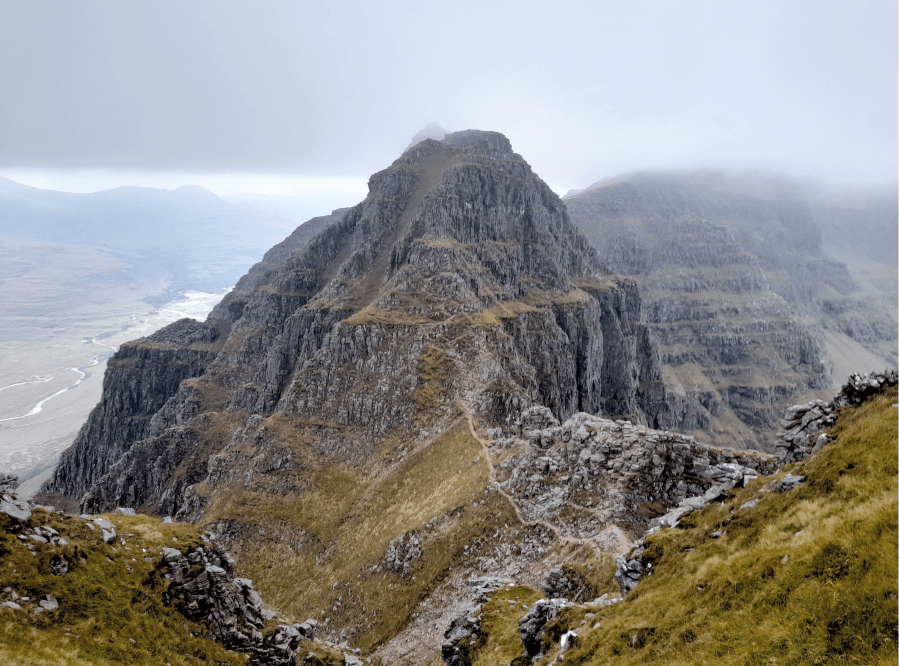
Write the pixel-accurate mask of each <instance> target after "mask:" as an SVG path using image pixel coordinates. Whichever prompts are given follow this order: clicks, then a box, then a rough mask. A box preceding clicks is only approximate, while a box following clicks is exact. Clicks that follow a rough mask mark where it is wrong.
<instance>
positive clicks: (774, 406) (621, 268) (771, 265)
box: [565, 173, 896, 451]
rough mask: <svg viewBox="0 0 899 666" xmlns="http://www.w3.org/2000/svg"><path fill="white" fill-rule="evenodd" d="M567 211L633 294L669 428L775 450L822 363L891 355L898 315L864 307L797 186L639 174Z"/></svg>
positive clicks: (817, 385) (823, 378)
mask: <svg viewBox="0 0 899 666" xmlns="http://www.w3.org/2000/svg"><path fill="white" fill-rule="evenodd" d="M565 203H566V206H567V207H568V211H569V214H570V215H571V219H572V221H574V222H575V223H576V224H577V225H578V227H579V228H580V229H581V230H582V231H583V232H584V234H585V235H586V236H587V237H588V238H589V239H590V241H591V242H592V243H593V244H594V246H595V247H596V248H597V251H598V255H599V258H600V261H602V262H603V263H604V265H605V266H607V267H608V268H609V269H610V270H611V271H612V272H615V273H618V274H621V275H627V276H630V277H632V278H633V279H634V280H636V282H637V283H638V284H639V286H640V293H641V296H642V298H643V314H644V320H645V321H646V323H647V325H648V326H649V327H650V329H651V330H652V332H653V334H654V336H655V338H656V340H657V342H658V347H659V353H660V355H661V360H662V363H663V366H664V372H665V379H666V381H667V382H668V384H669V386H670V387H671V389H670V390H669V392H668V399H669V402H670V404H671V408H672V421H671V424H672V426H673V427H674V428H675V429H676V430H678V431H681V432H690V433H692V434H694V435H697V436H704V437H706V438H708V439H710V440H711V441H713V442H715V443H720V444H724V445H730V442H731V441H733V440H734V439H738V440H740V441H742V442H743V446H746V445H753V446H755V447H757V448H763V449H766V450H769V451H773V449H774V446H775V444H776V442H775V441H774V438H773V437H771V436H770V434H768V433H769V432H771V431H772V426H774V425H775V424H776V422H777V420H778V417H779V414H780V411H781V410H782V409H783V407H785V406H786V405H788V404H790V401H791V400H792V401H795V399H796V398H798V397H800V396H803V395H804V394H807V393H809V392H810V391H812V390H816V389H823V388H826V387H828V386H829V385H830V384H831V379H830V374H829V372H828V369H827V368H826V367H825V366H826V365H829V366H832V367H835V368H839V367H841V365H842V363H841V360H840V356H841V354H842V355H844V354H845V353H846V351H847V349H849V348H852V349H856V350H857V352H858V353H859V354H868V356H870V354H871V353H874V354H878V355H879V354H882V353H883V349H882V347H883V345H884V344H886V343H887V342H889V345H890V346H891V347H892V348H895V336H896V330H895V328H896V327H895V321H894V320H895V316H894V317H893V318H892V320H891V319H890V317H889V316H886V315H885V314H884V313H882V312H875V311H874V309H873V308H871V307H870V300H866V299H865V298H864V297H863V295H862V292H861V291H860V287H859V285H858V284H856V283H855V282H854V281H853V279H852V277H851V276H850V274H849V272H848V271H847V268H846V265H845V264H841V263H839V262H836V261H833V260H830V259H828V258H826V257H825V256H824V255H823V253H822V244H821V231H820V229H819V227H818V225H817V224H816V223H815V219H814V217H813V211H812V209H811V207H810V205H809V202H808V200H807V198H806V196H805V194H804V192H803V191H802V190H801V188H800V187H799V186H797V185H793V184H791V183H789V182H787V181H784V180H778V179H775V178H765V177H749V176H747V177H738V176H727V175H724V174H717V173H683V174H663V173H655V174H653V173H644V174H635V175H631V176H624V177H621V178H618V179H615V180H613V181H609V182H602V183H598V184H596V185H594V186H592V187H590V188H588V189H587V190H585V191H583V192H579V193H576V194H574V195H571V196H568V197H566V199H565ZM866 303H868V304H866ZM837 349H839V353H836V351H837ZM893 353H895V350H894V349H893ZM884 358H886V357H884ZM886 360H887V361H889V359H886ZM885 362H886V361H885ZM889 362H895V361H889Z"/></svg>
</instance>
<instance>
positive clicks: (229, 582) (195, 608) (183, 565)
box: [160, 545, 318, 666]
mask: <svg viewBox="0 0 899 666" xmlns="http://www.w3.org/2000/svg"><path fill="white" fill-rule="evenodd" d="M160 568H161V569H162V570H168V571H167V573H165V577H166V578H168V579H170V580H171V581H172V586H171V588H170V591H171V593H172V595H173V596H174V597H175V598H176V599H178V600H179V601H180V602H181V604H182V607H181V608H180V610H181V612H182V613H184V615H185V616H187V617H188V618H190V619H192V620H195V621H199V622H203V624H206V625H208V626H209V628H210V632H211V633H212V635H213V638H215V640H217V641H219V642H221V643H223V644H224V645H225V646H226V647H228V648H230V649H234V650H240V651H242V652H249V653H250V654H251V655H252V657H251V663H252V664H266V665H272V666H293V664H295V663H296V658H295V656H294V650H296V648H297V647H298V645H299V643H300V641H302V640H313V638H314V634H315V627H316V626H317V624H318V623H317V622H316V621H315V620H307V621H306V622H303V623H297V624H290V625H286V624H285V625H280V628H279V631H277V632H274V633H271V634H268V635H267V636H263V634H262V633H261V631H260V630H261V629H262V628H263V625H264V624H265V621H266V620H268V619H272V618H274V617H275V614H274V613H273V612H271V611H267V610H266V609H265V608H264V603H263V601H262V597H260V596H259V593H258V592H256V590H254V589H253V582H252V581H251V580H247V579H246V578H235V577H234V560H233V559H232V558H231V556H230V555H229V554H228V553H227V551H225V549H224V548H223V547H222V546H212V545H209V546H199V547H197V548H196V549H194V550H192V551H190V552H188V553H186V554H185V553H182V552H181V551H179V550H177V549H175V548H166V549H165V551H164V553H163V559H162V562H161V563H160Z"/></svg>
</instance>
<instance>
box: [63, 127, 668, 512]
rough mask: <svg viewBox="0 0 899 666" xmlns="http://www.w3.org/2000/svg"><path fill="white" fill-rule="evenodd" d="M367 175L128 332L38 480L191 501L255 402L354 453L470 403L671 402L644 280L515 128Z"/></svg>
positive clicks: (111, 502) (68, 489)
mask: <svg viewBox="0 0 899 666" xmlns="http://www.w3.org/2000/svg"><path fill="white" fill-rule="evenodd" d="M369 189H370V194H369V196H368V197H367V198H366V199H365V201H363V202H362V203H361V204H359V205H358V206H356V207H354V208H352V209H349V210H345V211H338V212H335V214H334V215H332V216H330V217H328V218H319V219H318V220H315V221H314V223H315V224H316V225H317V227H320V228H323V229H324V230H323V231H322V233H320V234H318V235H316V236H314V237H312V238H310V236H311V234H310V233H308V231H306V230H304V227H305V226H306V225H303V227H300V228H299V229H298V230H297V232H295V233H294V234H293V235H292V236H291V237H289V238H288V239H286V240H285V241H284V242H283V243H281V244H280V245H279V246H276V247H275V248H273V249H272V250H271V251H269V252H268V253H267V254H266V256H265V258H264V259H263V261H262V262H260V264H258V265H256V266H254V267H253V269H251V271H250V272H249V273H248V274H247V276H245V277H244V278H243V279H241V281H240V282H239V283H238V285H237V286H236V288H235V289H234V290H233V291H232V292H231V293H230V294H228V296H227V297H226V298H225V299H224V300H223V301H222V302H221V303H220V304H219V306H217V307H216V309H215V310H214V311H213V312H212V313H211V315H210V317H209V319H208V321H207V322H206V323H204V324H196V323H190V322H186V321H182V322H179V323H177V324H175V325H173V326H171V327H169V328H167V329H164V330H163V331H160V332H159V333H157V334H155V335H154V336H151V337H150V338H146V339H144V340H139V341H136V342H134V343H130V344H129V345H126V346H124V347H123V348H122V350H121V351H120V352H119V353H118V354H117V355H116V357H115V358H114V359H113V361H111V363H110V372H109V374H108V375H107V378H106V383H105V385H104V397H103V402H102V403H101V404H100V405H99V406H98V407H97V409H96V410H95V411H94V412H93V413H92V415H91V417H90V419H89V421H88V423H87V424H86V425H85V427H84V430H83V432H82V433H81V435H80V436H79V438H78V441H77V442H76V443H75V445H74V446H73V447H72V449H70V450H69V451H68V452H67V453H66V455H65V456H64V457H63V460H62V462H61V464H60V466H59V469H58V470H57V472H56V474H55V476H54V478H53V479H52V480H51V482H50V483H49V484H48V486H47V487H46V489H45V490H46V491H47V492H49V493H56V494H60V495H64V496H66V497H69V498H72V499H75V498H78V499H82V504H83V508H85V509H91V510H100V509H101V508H104V507H114V506H115V505H128V506H146V507H153V508H155V509H156V510H159V511H165V512H169V513H175V512H177V511H178V510H179V509H182V508H184V507H185V506H186V505H187V503H188V502H187V498H188V496H190V497H192V499H191V501H190V509H189V510H190V512H191V515H192V516H194V517H198V516H200V515H201V514H202V511H201V509H200V508H198V504H197V503H198V502H199V500H198V499H197V498H196V496H192V495H191V493H190V491H187V490H186V489H187V488H189V487H192V486H194V485H195V484H197V483H198V482H200V481H202V480H203V479H204V478H205V477H206V475H207V474H208V470H207V468H206V461H207V460H208V459H209V456H210V455H212V454H214V453H216V452H217V451H220V450H222V449H224V448H225V447H226V446H228V444H229V443H230V441H231V433H232V432H234V431H236V430H238V429H240V428H242V426H243V425H244V422H245V421H246V419H247V418H249V417H251V416H252V415H257V416H255V417H253V418H258V417H279V418H283V419H287V420H290V421H292V422H295V423H300V422H301V423H303V424H306V425H308V424H309V423H311V422H314V423H315V424H316V427H315V429H314V430H315V431H314V432H305V434H304V437H306V438H308V441H309V443H310V445H311V446H312V448H313V449H314V450H315V451H316V452H318V453H320V454H323V455H332V454H339V455H340V456H341V457H342V459H344V460H351V461H355V462H360V461H362V460H364V459H366V457H368V456H369V455H371V454H372V453H373V452H375V451H377V450H378V448H379V447H380V446H382V445H383V444H384V442H385V441H388V440H390V439H391V438H396V437H409V436H413V437H414V436H415V435H417V434H418V433H419V432H425V431H433V430H435V429H436V430H438V431H439V430H440V429H441V428H444V427H446V425H447V423H449V422H450V421H451V420H452V418H453V417H454V416H455V415H456V414H457V409H458V406H459V405H470V406H472V407H473V408H474V409H476V410H477V411H478V413H479V414H480V415H481V416H482V417H483V418H485V419H488V420H489V422H490V423H492V424H494V425H500V426H502V425H505V426H507V427H509V426H512V425H513V422H514V420H515V419H516V418H517V416H518V414H520V412H521V410H522V409H523V408H525V407H527V406H529V405H531V404H543V405H546V406H547V407H549V408H550V409H551V410H552V412H553V413H554V414H555V415H556V416H557V417H559V418H566V417H568V416H570V415H571V414H573V413H575V412H577V411H587V412H591V413H603V414H608V415H627V416H628V417H629V418H631V419H633V420H634V421H636V422H638V423H643V424H647V425H649V426H659V425H664V424H665V423H666V422H667V421H666V419H668V413H667V407H666V403H665V394H664V389H663V386H662V383H661V369H660V366H659V363H658V358H657V355H656V352H655V350H654V348H653V345H652V343H651V341H650V339H649V336H648V332H647V330H646V328H645V326H644V325H643V324H642V323H641V322H640V299H639V295H638V293H637V289H636V285H635V284H634V283H633V282H631V281H629V280H627V279H622V278H617V277H613V276H609V275H607V274H604V273H603V272H602V270H601V269H600V267H599V264H598V262H597V260H596V256H595V252H594V250H593V249H592V248H591V247H590V245H589V244H588V243H587V241H586V240H585V238H584V237H583V236H581V235H580V234H579V233H578V231H577V229H576V228H575V227H574V225H572V224H571V222H570V221H569V219H568V216H567V214H566V211H565V207H564V205H563V204H562V203H561V201H560V200H559V199H558V197H557V196H556V195H555V194H553V192H552V191H551V190H550V189H549V188H548V187H547V186H546V185H545V184H544V183H543V182H542V181H540V179H539V178H537V177H536V176H535V175H534V174H533V173H532V172H531V170H530V168H529V167H528V165H527V163H526V162H525V161H524V160H523V159H522V158H521V157H520V156H518V155H516V154H515V153H513V152H512V149H511V146H510V144H509V142H508V140H507V139H506V138H505V137H503V136H502V135H500V134H495V133H486V132H473V131H472V132H458V133H455V134H451V135H448V136H447V137H446V138H445V139H444V140H443V141H440V142H438V141H435V140H426V141H423V142H421V143H419V144H417V145H415V146H413V147H412V148H410V149H408V150H407V151H406V152H405V153H404V154H403V155H402V157H400V159H398V160H397V161H396V162H395V163H394V164H393V165H392V166H391V167H390V168H388V169H386V170H384V171H382V172H380V173H377V174H375V175H374V176H372V178H371V180H370V183H369ZM309 224H312V223H309ZM304 427H305V426H304ZM348 433H351V437H350V438H349V439H351V440H352V441H348ZM56 499H57V501H59V498H58V497H57V498H56ZM200 504H202V502H200ZM185 510H187V509H185Z"/></svg>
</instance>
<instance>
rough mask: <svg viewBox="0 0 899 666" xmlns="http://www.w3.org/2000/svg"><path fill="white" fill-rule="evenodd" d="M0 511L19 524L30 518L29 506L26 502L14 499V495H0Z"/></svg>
mask: <svg viewBox="0 0 899 666" xmlns="http://www.w3.org/2000/svg"><path fill="white" fill-rule="evenodd" d="M0 513H3V514H6V515H7V516H9V517H10V518H12V519H13V521H14V522H15V523H17V524H19V525H24V524H25V523H27V522H28V519H29V518H31V506H30V505H29V504H28V502H25V501H23V500H19V499H16V497H15V496H14V495H9V494H3V495H2V496H0Z"/></svg>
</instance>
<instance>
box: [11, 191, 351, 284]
mask: <svg viewBox="0 0 899 666" xmlns="http://www.w3.org/2000/svg"><path fill="white" fill-rule="evenodd" d="M284 199H287V198H284ZM274 200H276V198H273V197H263V196H258V195H248V196H244V197H237V198H235V203H234V204H232V203H229V202H227V201H225V200H224V199H222V198H220V197H218V196H216V195H215V194H213V193H212V192H210V191H209V190H206V189H204V188H202V187H198V186H196V185H188V186H184V187H179V188H177V189H175V190H161V189H152V188H147V187H118V188H115V189H112V190H104V191H101V192H94V193H90V194H73V193H69V192H56V191H51V190H41V189H37V188H33V187H28V186H26V185H22V184H20V183H16V182H14V181H11V180H9V179H6V178H0V239H11V240H18V241H30V242H47V243H66V244H69V245H81V246H89V247H95V248H102V249H104V250H109V251H112V252H113V253H114V254H115V255H116V256H117V257H119V258H120V259H122V260H123V261H124V262H125V264H127V266H128V271H127V272H128V278H130V279H132V280H134V281H140V280H150V279H156V278H164V279H167V280H168V281H169V283H170V285H171V290H172V291H181V290H184V289H196V290H201V291H217V290H221V289H223V288H225V287H229V286H231V285H233V284H234V283H235V282H236V281H237V279H238V278H239V277H240V276H241V275H243V274H244V273H245V272H246V270H247V269H248V268H249V267H250V266H252V265H253V264H254V263H255V262H257V261H258V260H259V259H260V258H261V257H262V255H263V254H264V253H265V251H266V250H267V249H268V248H270V247H271V246H272V245H273V244H274V243H276V242H278V241H280V240H282V239H283V238H284V237H285V236H286V235H288V234H289V233H290V232H291V231H293V230H294V229H295V228H296V227H297V226H299V225H301V224H302V223H303V222H305V221H306V220H308V219H309V218H311V217H313V216H315V215H322V214H327V213H329V212H330V211H331V210H332V208H329V207H328V206H329V205H330V203H331V202H326V201H317V200H315V199H314V198H312V199H310V200H308V201H305V202H304V204H303V205H297V204H296V202H291V203H293V212H294V214H293V215H291V214H287V213H286V211H285V210H284V208H285V206H284V202H283V201H282V202H279V203H280V204H281V205H280V206H279V205H276V204H275V203H274ZM251 203H252V205H250V204H251ZM344 205H346V203H345V202H344ZM333 207H337V206H333Z"/></svg>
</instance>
